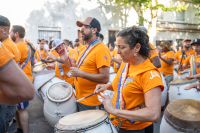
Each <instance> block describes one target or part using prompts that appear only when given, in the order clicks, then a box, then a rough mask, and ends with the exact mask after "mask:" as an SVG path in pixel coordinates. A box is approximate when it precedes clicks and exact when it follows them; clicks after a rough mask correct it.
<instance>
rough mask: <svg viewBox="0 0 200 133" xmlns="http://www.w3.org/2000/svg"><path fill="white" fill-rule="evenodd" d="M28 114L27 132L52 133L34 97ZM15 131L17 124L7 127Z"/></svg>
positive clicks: (155, 130) (39, 102)
mask: <svg viewBox="0 0 200 133" xmlns="http://www.w3.org/2000/svg"><path fill="white" fill-rule="evenodd" d="M27 111H28V114H29V131H30V133H54V128H53V127H51V126H50V125H49V123H48V122H47V121H46V119H45V118H44V114H43V103H42V102H41V101H40V100H39V98H38V97H37V96H36V95H35V97H34V99H33V100H32V101H30V103H29V107H28V108H27ZM162 115H163V112H162V113H161V117H160V120H159V122H158V123H154V133H159V130H160V123H161V119H162ZM16 129H17V124H16V123H14V124H12V126H10V127H9V130H8V133H14V131H15V130H16Z"/></svg>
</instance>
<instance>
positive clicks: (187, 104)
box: [164, 99, 200, 132]
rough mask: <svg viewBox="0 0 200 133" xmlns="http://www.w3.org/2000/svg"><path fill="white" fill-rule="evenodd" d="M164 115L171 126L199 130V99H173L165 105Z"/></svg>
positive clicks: (181, 129) (182, 129)
mask: <svg viewBox="0 0 200 133" xmlns="http://www.w3.org/2000/svg"><path fill="white" fill-rule="evenodd" d="M164 117H165V119H166V121H167V122H168V123H169V124H170V125H171V126H173V127H174V128H175V129H177V130H179V131H183V132H189V131H195V130H198V131H200V101H197V100H193V99H178V100H175V101H173V102H171V103H170V104H169V105H168V106H167V108H166V110H165V112H164Z"/></svg>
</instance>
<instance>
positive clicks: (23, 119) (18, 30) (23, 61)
mask: <svg viewBox="0 0 200 133" xmlns="http://www.w3.org/2000/svg"><path fill="white" fill-rule="evenodd" d="M24 36H25V29H24V27H22V26H20V25H14V26H13V27H12V29H11V32H10V37H11V39H12V40H13V41H14V42H15V44H16V46H17V48H18V50H19V53H20V61H19V64H20V68H21V69H22V71H23V72H24V73H25V74H26V75H27V76H28V78H29V79H30V81H31V82H33V77H32V72H31V49H30V47H29V46H28V44H27V43H25V41H24ZM28 105H29V101H26V102H23V103H19V104H18V110H17V112H16V114H15V118H16V121H17V126H18V129H17V131H16V132H17V133H20V132H23V133H29V116H28V112H27V110H26V108H27V107H28Z"/></svg>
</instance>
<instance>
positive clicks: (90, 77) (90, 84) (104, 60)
mask: <svg viewBox="0 0 200 133" xmlns="http://www.w3.org/2000/svg"><path fill="white" fill-rule="evenodd" d="M76 24H77V26H78V27H81V35H82V38H83V41H85V42H86V43H87V48H86V49H85V50H84V51H82V52H81V54H80V56H79V59H78V60H77V67H71V69H70V70H71V74H72V76H74V77H76V78H77V80H74V84H75V90H76V97H77V99H80V98H83V97H85V96H87V95H90V94H92V93H93V92H94V90H95V87H96V85H97V84H99V83H104V84H106V83H108V81H109V67H110V52H109V50H108V47H107V46H106V45H105V44H103V43H102V42H101V41H100V40H99V39H97V37H98V36H99V32H100V30H101V25H100V23H99V21H98V20H97V19H95V18H92V17H88V18H87V19H86V20H85V21H84V22H81V21H77V22H76ZM101 106H102V103H101V102H99V101H98V99H97V95H93V96H91V97H89V98H86V99H84V100H82V101H80V102H78V103H77V107H78V110H79V111H84V110H92V109H93V110H98V109H101Z"/></svg>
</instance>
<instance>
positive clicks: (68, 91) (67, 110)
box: [43, 83, 77, 127]
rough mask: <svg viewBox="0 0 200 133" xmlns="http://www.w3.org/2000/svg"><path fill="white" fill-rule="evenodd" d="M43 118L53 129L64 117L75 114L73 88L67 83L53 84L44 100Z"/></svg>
mask: <svg viewBox="0 0 200 133" xmlns="http://www.w3.org/2000/svg"><path fill="white" fill-rule="evenodd" d="M43 111H44V117H45V118H46V120H47V121H48V123H49V124H50V125H51V126H52V127H54V126H55V124H56V123H57V122H58V121H59V120H60V119H61V118H62V117H64V116H67V115H69V114H72V113H75V112H77V106H76V98H75V95H74V91H73V88H72V86H71V85H70V84H68V83H56V84H53V85H52V86H51V87H50V88H49V89H48V91H47V97H45V100H44V108H43Z"/></svg>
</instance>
